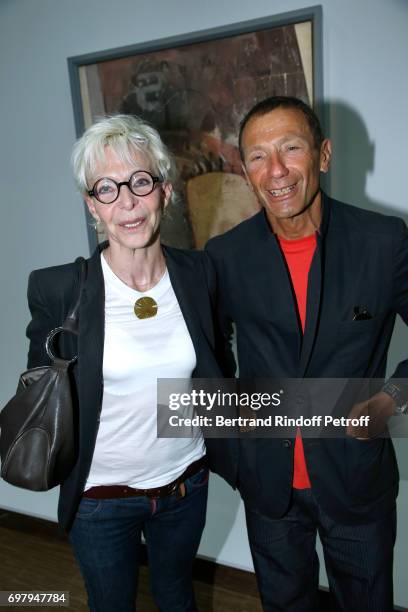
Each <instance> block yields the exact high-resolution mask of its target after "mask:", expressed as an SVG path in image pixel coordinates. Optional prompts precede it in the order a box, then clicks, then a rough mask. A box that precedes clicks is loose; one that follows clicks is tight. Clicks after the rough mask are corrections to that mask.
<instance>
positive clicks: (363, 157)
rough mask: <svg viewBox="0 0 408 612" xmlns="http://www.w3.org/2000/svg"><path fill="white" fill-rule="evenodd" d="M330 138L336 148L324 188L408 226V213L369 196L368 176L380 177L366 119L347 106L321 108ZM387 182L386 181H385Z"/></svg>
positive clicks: (335, 195) (332, 104) (333, 102)
mask: <svg viewBox="0 0 408 612" xmlns="http://www.w3.org/2000/svg"><path fill="white" fill-rule="evenodd" d="M320 116H321V117H322V118H323V123H324V125H325V126H330V130H329V129H327V130H326V131H327V135H328V136H329V137H330V138H331V140H332V144H333V158H332V163H331V169H330V172H329V174H328V176H327V180H326V181H325V184H324V187H325V189H327V191H328V192H329V193H330V195H332V196H333V197H334V198H337V199H338V200H342V201H344V202H348V203H350V204H355V205H356V206H360V207H361V208H366V209H368V210H373V211H375V212H379V213H382V214H385V215H396V216H397V217H401V218H403V219H404V220H405V222H406V223H408V212H404V211H401V209H398V208H393V207H392V206H390V205H389V204H388V203H387V202H385V203H382V202H379V201H377V200H374V199H373V198H372V197H370V196H369V195H368V194H367V193H366V185H367V178H368V175H369V174H373V173H376V174H381V170H380V169H379V168H376V166H375V153H376V151H375V144H374V142H373V141H372V140H371V138H370V134H369V133H368V130H367V127H366V125H365V122H364V119H363V117H362V116H361V115H360V114H359V113H358V112H357V111H356V110H354V109H353V108H352V107H351V106H348V105H347V104H345V103H344V102H340V101H332V102H329V103H327V104H323V105H322V106H321V107H320ZM384 180H387V177H384Z"/></svg>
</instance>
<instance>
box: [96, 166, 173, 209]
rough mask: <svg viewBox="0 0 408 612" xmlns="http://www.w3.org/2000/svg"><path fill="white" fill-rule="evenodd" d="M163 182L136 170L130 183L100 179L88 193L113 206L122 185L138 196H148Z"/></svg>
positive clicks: (145, 172) (105, 178)
mask: <svg viewBox="0 0 408 612" xmlns="http://www.w3.org/2000/svg"><path fill="white" fill-rule="evenodd" d="M161 182H162V179H161V178H160V177H158V176H153V175H152V174H150V172H147V170H136V172H134V173H133V174H132V175H131V177H130V178H129V180H128V181H122V182H121V183H117V182H116V181H114V180H113V179H111V178H108V177H104V178H100V179H98V180H97V181H96V183H95V185H94V186H93V187H92V189H91V190H90V191H88V192H87V193H88V195H89V196H92V197H94V198H96V199H97V200H98V202H101V204H113V202H115V200H117V199H118V197H119V193H120V188H121V187H122V185H126V186H127V187H128V188H129V189H130V191H131V192H132V193H133V194H134V195H136V196H147V195H149V193H152V191H153V190H154V188H155V187H156V185H157V184H158V183H161Z"/></svg>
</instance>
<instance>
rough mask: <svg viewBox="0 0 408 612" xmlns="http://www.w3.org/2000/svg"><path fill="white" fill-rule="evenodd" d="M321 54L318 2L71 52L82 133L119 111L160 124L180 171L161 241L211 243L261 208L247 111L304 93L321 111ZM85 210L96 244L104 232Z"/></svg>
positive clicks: (74, 99)
mask: <svg viewBox="0 0 408 612" xmlns="http://www.w3.org/2000/svg"><path fill="white" fill-rule="evenodd" d="M322 60H323V58H322V9H321V7H320V6H312V7H310V8H305V9H301V10H296V11H291V12H288V13H282V14H279V15H273V16H269V17H264V18H261V19H254V20H250V21H244V22H239V23H235V24H232V25H227V26H221V27H217V28H213V29H210V30H203V31H198V32H193V33H189V34H183V35H181V36H174V37H170V38H164V39H159V40H153V41H149V42H142V43H138V44H135V45H131V46H126V47H121V48H117V49H110V50H106V51H98V52H96V53H90V54H86V55H80V56H75V57H70V58H68V70H69V78H70V85H71V93H72V103H73V110H74V118H75V129H76V134H77V137H80V136H81V135H82V133H83V132H84V130H85V129H86V128H87V127H89V126H90V125H91V124H92V123H93V122H94V121H95V120H96V119H97V118H99V117H101V116H104V115H106V114H115V113H118V112H121V113H129V114H136V115H139V116H141V117H142V118H143V119H144V120H146V121H148V122H149V123H150V124H151V125H153V126H154V127H156V128H157V129H158V131H159V133H160V135H161V137H162V139H163V141H164V142H165V144H166V145H167V146H168V147H169V148H170V150H171V151H172V153H173V154H174V156H175V160H176V165H177V168H178V177H179V178H178V180H177V181H176V184H175V185H174V186H173V187H174V189H175V192H176V197H175V198H174V199H173V202H172V203H171V205H169V206H168V208H167V209H166V214H165V215H164V216H163V220H162V225H161V238H162V241H163V242H164V243H166V244H170V245H172V246H176V247H181V248H203V246H204V244H205V242H206V241H207V240H208V239H209V238H210V237H212V236H214V235H217V234H220V233H223V232H224V231H226V230H228V229H230V228H231V227H233V226H234V225H236V224H237V223H239V222H240V221H242V220H244V219H246V218H248V217H250V216H252V215H253V214H255V213H256V212H257V210H259V204H258V202H257V201H256V200H255V197H254V195H253V193H252V191H251V190H250V189H249V187H248V186H247V184H246V182H245V180H244V177H243V172H242V167H241V162H240V157H239V151H238V146H237V141H238V131H239V123H240V121H241V120H242V118H243V116H244V115H245V114H246V113H247V112H248V110H250V108H252V106H254V104H256V103H257V102H259V101H260V100H261V99H263V98H266V97H268V96H272V95H293V96H296V97H300V98H302V99H303V100H304V101H305V102H308V103H310V104H311V105H312V106H313V107H314V108H315V110H316V111H317V113H318V114H319V105H320V104H321V102H322V100H323V78H322ZM85 211H86V212H85V214H86V219H87V227H88V239H89V246H90V249H91V251H92V250H93V249H94V248H95V246H96V245H97V243H98V242H100V241H101V240H103V239H104V238H105V236H104V235H103V234H102V235H100V234H97V232H96V230H95V229H94V227H92V224H91V222H90V221H91V220H92V219H91V218H90V216H89V213H88V210H87V207H85Z"/></svg>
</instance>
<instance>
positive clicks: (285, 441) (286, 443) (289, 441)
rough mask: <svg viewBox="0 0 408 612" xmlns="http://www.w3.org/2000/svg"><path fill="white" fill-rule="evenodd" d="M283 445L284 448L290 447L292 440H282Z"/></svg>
mask: <svg viewBox="0 0 408 612" xmlns="http://www.w3.org/2000/svg"><path fill="white" fill-rule="evenodd" d="M283 446H285V447H286V448H290V447H291V446H292V440H284V441H283Z"/></svg>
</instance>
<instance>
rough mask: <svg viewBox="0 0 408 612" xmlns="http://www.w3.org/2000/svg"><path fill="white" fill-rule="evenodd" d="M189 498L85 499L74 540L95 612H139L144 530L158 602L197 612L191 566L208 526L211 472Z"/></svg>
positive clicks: (175, 610)
mask: <svg viewBox="0 0 408 612" xmlns="http://www.w3.org/2000/svg"><path fill="white" fill-rule="evenodd" d="M184 484H185V487H186V494H185V496H184V497H180V494H179V492H176V493H174V494H172V495H169V496H168V497H164V498H161V499H149V498H147V497H131V498H126V499H101V500H99V499H90V498H86V497H84V498H82V500H81V503H80V505H79V508H78V512H77V514H76V517H75V520H74V523H73V526H72V529H71V531H70V534H69V539H70V542H71V545H72V548H73V550H74V554H75V557H76V560H77V562H78V565H79V567H80V570H81V573H82V576H83V578H84V581H85V586H86V589H87V592H88V605H89V608H90V610H91V611H94V612H134V610H135V609H136V593H137V580H138V569H139V554H140V545H141V535H142V532H143V534H144V536H145V540H146V545H147V551H148V559H149V569H150V585H151V590H152V594H153V598H154V600H155V603H156V605H157V607H158V609H159V610H161V611H163V612H194V611H195V610H196V609H197V608H196V605H195V601H194V594H193V588H192V565H193V561H194V558H195V555H196V553H197V550H198V546H199V543H200V539H201V534H202V532H203V529H204V525H205V513H206V507H207V494H208V470H207V469H202V470H201V471H200V472H198V473H197V474H195V475H194V476H191V477H190V478H188V479H187V480H186V481H185V483H184Z"/></svg>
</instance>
